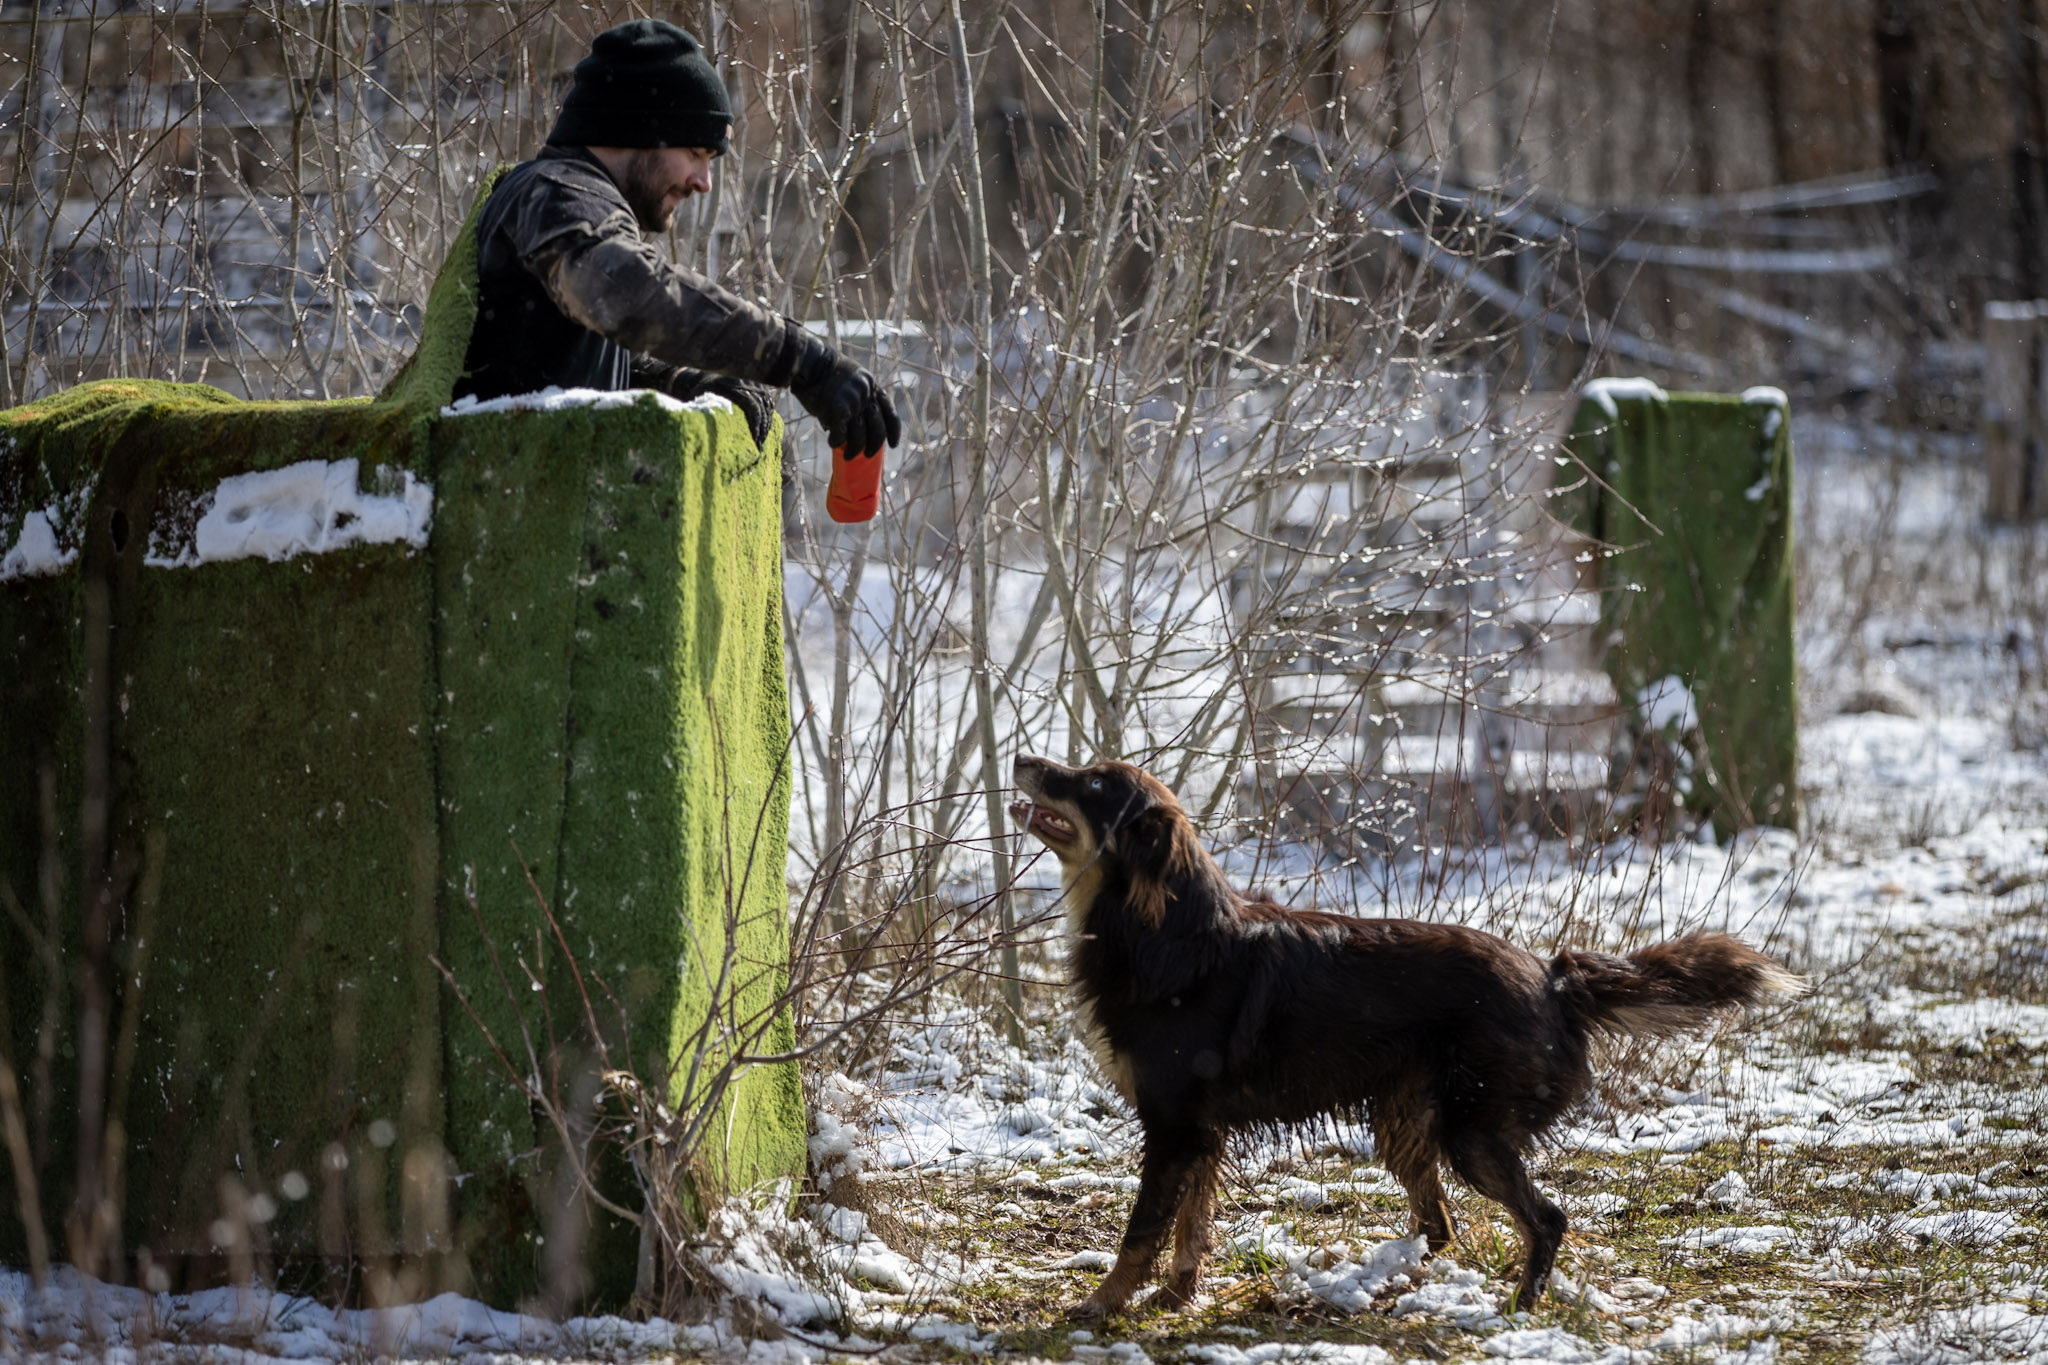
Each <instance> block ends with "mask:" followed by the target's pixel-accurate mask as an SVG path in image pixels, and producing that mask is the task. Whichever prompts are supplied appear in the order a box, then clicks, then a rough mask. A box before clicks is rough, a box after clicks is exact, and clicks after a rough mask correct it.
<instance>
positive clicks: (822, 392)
mask: <svg viewBox="0 0 2048 1365" xmlns="http://www.w3.org/2000/svg"><path fill="white" fill-rule="evenodd" d="M789 391H790V392H791V393H793V394H795V395H796V401H797V402H799V403H802V404H803V405H804V410H805V411H806V412H808V413H810V414H811V416H813V417H815V418H817V419H818V422H819V424H820V425H822V426H823V427H824V428H825V436H826V439H827V440H828V441H829V442H830V443H831V444H832V446H833V447H834V448H835V449H843V451H844V453H845V455H846V456H847V457H849V458H851V457H852V456H855V455H866V454H868V453H869V452H870V451H879V450H881V448H882V443H883V441H885V440H886V441H887V442H888V443H889V444H890V445H892V446H893V445H901V444H902V443H903V423H902V422H901V421H899V420H897V417H896V405H895V404H894V403H892V402H890V401H889V395H888V394H886V393H884V392H883V391H882V385H881V382H880V381H879V380H877V379H876V378H875V377H874V376H873V375H871V374H869V373H868V372H867V371H866V370H864V369H862V368H861V367H860V366H858V365H856V364H854V363H853V362H852V361H851V360H848V359H847V358H846V357H845V356H842V355H840V354H839V353H838V352H836V351H834V350H832V349H831V348H830V347H827V346H823V345H820V346H818V347H817V351H816V354H815V355H814V356H813V357H811V358H810V359H809V363H807V364H804V365H801V366H799V369H798V373H797V374H796V375H794V376H793V377H792V378H791V381H790V385H789Z"/></svg>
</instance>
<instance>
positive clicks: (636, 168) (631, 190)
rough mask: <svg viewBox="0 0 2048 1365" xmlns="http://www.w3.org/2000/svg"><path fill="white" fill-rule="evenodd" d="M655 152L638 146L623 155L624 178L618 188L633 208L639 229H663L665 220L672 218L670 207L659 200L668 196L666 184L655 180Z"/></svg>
mask: <svg viewBox="0 0 2048 1365" xmlns="http://www.w3.org/2000/svg"><path fill="white" fill-rule="evenodd" d="M660 155H661V154H660V153H659V152H654V151H647V150H640V151H635V152H634V153H633V154H632V155H631V156H629V157H627V158H626V180H625V183H624V184H622V185H620V186H619V192H620V193H622V194H624V195H625V196H626V206H627V207H628V208H630V209H632V210H633V219H634V221H635V222H637V223H639V224H640V230H641V231H642V232H667V231H668V225H669V223H670V222H671V221H672V220H673V219H674V218H675V210H674V209H673V208H670V209H664V208H663V207H662V201H663V200H664V199H666V198H667V197H668V192H669V189H670V188H671V187H670V186H669V185H667V184H657V183H655V179H654V177H655V176H656V175H658V174H660V172H659V170H658V169H657V167H658V166H659V164H660V163H659V157H660Z"/></svg>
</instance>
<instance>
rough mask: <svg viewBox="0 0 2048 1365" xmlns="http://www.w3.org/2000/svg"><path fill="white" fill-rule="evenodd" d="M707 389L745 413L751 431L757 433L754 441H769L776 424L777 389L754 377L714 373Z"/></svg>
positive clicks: (764, 442) (761, 442) (757, 443)
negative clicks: (736, 377)
mask: <svg viewBox="0 0 2048 1365" xmlns="http://www.w3.org/2000/svg"><path fill="white" fill-rule="evenodd" d="M704 392H706V393H715V394H717V395H718V396H719V397H720V398H724V399H727V400H728V401H730V402H731V403H732V405H733V406H734V407H736V408H738V409H739V410H740V411H741V412H743V413H745V414H746V418H747V430H748V431H750V432H752V433H753V434H754V444H755V445H756V446H757V447H758V446H764V445H766V444H768V431H769V429H770V428H771V427H772V426H773V425H774V423H775V390H773V389H771V388H769V387H768V386H767V385H766V384H756V383H755V382H754V381H753V380H751V379H734V378H733V377H732V376H731V375H726V374H714V375H710V376H708V377H707V380H706V382H705V385H704Z"/></svg>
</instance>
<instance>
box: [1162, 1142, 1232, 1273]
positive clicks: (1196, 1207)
mask: <svg viewBox="0 0 2048 1365" xmlns="http://www.w3.org/2000/svg"><path fill="white" fill-rule="evenodd" d="M1222 1164H1223V1153H1222V1151H1221V1149H1220V1148H1219V1149H1218V1150H1216V1151H1212V1152H1208V1153H1206V1154H1205V1155H1203V1156H1202V1157H1201V1158H1200V1159H1199V1160H1198V1161H1196V1163H1195V1165H1194V1167H1193V1169H1192V1170H1191V1171H1190V1172H1189V1174H1188V1182H1187V1192H1186V1193H1185V1194H1183V1195H1182V1196H1181V1201H1180V1212H1179V1213H1178V1214H1176V1215H1174V1220H1173V1267H1172V1269H1171V1270H1169V1271H1168V1272H1167V1276H1166V1284H1165V1286H1164V1288H1162V1289H1161V1291H1160V1295H1159V1301H1160V1304H1161V1306H1163V1307H1171V1308H1179V1307H1184V1306H1185V1305H1187V1304H1189V1303H1192V1302H1193V1301H1194V1297H1195V1287H1196V1286H1197V1285H1198V1284H1200V1283H1201V1279H1202V1266H1203V1264H1204V1263H1205V1262H1207V1261H1208V1259H1209V1248H1210V1247H1211V1246H1212V1245H1213V1244H1214V1242H1215V1236H1216V1179H1217V1176H1218V1174H1219V1170H1220V1168H1221V1166H1222Z"/></svg>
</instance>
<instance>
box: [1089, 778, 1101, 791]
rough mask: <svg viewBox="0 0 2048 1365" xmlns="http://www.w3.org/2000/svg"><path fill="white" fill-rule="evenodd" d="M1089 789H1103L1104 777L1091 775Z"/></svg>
mask: <svg viewBox="0 0 2048 1365" xmlns="http://www.w3.org/2000/svg"><path fill="white" fill-rule="evenodd" d="M1088 790H1089V791H1092V792H1099V791H1101V790H1102V779H1101V778H1099V777H1091V778H1089V779H1088Z"/></svg>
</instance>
